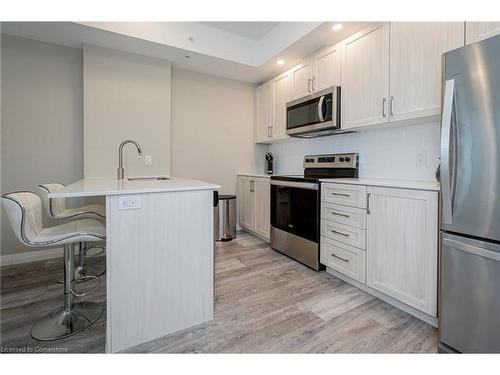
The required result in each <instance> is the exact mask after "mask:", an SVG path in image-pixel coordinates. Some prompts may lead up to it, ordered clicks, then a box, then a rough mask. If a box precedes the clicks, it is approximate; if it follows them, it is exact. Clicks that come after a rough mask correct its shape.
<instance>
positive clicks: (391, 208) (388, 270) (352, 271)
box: [320, 183, 438, 317]
mask: <svg viewBox="0 0 500 375" xmlns="http://www.w3.org/2000/svg"><path fill="white" fill-rule="evenodd" d="M349 188H351V191H359V189H360V186H357V185H352V186H349V185H345V184H334V183H326V184H322V191H323V192H325V191H336V190H340V189H344V190H345V189H347V190H348V189H349ZM363 188H365V189H366V190H365V199H364V200H363V201H364V202H366V206H365V207H366V209H360V208H359V206H360V205H359V204H357V203H356V202H357V201H362V200H361V197H358V198H359V199H357V200H352V199H348V198H349V197H345V199H344V201H339V200H336V201H335V204H332V203H331V202H330V201H331V199H326V200H325V198H327V197H328V196H327V195H326V196H325V195H323V200H322V202H321V243H320V249H321V255H320V258H321V263H322V264H324V265H326V266H327V267H329V268H331V269H333V270H335V271H337V272H339V273H341V274H344V275H346V276H348V277H349V278H351V279H353V280H355V281H358V282H360V283H363V284H366V285H367V286H368V287H369V289H370V288H371V289H373V290H375V291H378V292H381V293H383V294H385V295H387V296H389V297H391V298H393V299H395V300H397V301H399V302H403V303H404V304H406V305H408V306H411V307H412V308H414V309H416V310H419V311H421V312H424V313H425V314H427V315H429V316H431V317H436V316H437V272H438V264H437V261H438V192H436V191H427V190H413V189H399V188H390V187H372V186H366V187H363ZM346 195H347V194H346ZM353 202H354V203H353ZM339 223H340V224H339ZM365 231H366V232H365Z"/></svg>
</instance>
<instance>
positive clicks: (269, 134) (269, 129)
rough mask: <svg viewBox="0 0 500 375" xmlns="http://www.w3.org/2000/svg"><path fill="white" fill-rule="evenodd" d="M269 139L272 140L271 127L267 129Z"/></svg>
mask: <svg viewBox="0 0 500 375" xmlns="http://www.w3.org/2000/svg"><path fill="white" fill-rule="evenodd" d="M267 138H271V127H270V126H268V127H267Z"/></svg>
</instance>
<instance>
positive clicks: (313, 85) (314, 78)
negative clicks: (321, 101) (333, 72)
mask: <svg viewBox="0 0 500 375" xmlns="http://www.w3.org/2000/svg"><path fill="white" fill-rule="evenodd" d="M315 86H316V77H313V79H312V88H313V91H315V90H316V88H315Z"/></svg>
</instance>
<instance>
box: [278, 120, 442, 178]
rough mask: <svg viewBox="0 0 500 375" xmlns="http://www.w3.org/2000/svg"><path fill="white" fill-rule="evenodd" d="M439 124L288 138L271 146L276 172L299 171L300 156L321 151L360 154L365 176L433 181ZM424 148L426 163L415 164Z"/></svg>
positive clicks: (361, 173)
mask: <svg viewBox="0 0 500 375" xmlns="http://www.w3.org/2000/svg"><path fill="white" fill-rule="evenodd" d="M439 147H440V134H439V123H438V122H430V123H421V124H418V125H409V126H404V127H392V128H388V129H379V130H369V131H363V132H359V133H348V134H339V135H334V136H328V137H324V138H314V139H297V138H294V139H290V140H287V141H284V142H282V143H274V144H272V145H271V146H270V150H271V152H272V153H273V154H274V160H275V173H277V174H302V173H303V167H302V165H303V157H304V155H308V154H322V153H325V154H327V153H343V152H358V153H359V158H360V162H359V175H360V177H367V178H389V179H403V180H424V181H431V180H435V172H436V168H437V167H438V165H439V154H440V149H439ZM421 151H424V152H425V154H426V163H425V165H417V164H416V153H417V152H421Z"/></svg>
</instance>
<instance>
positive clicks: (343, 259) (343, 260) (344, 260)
mask: <svg viewBox="0 0 500 375" xmlns="http://www.w3.org/2000/svg"><path fill="white" fill-rule="evenodd" d="M331 255H332V257H334V258H337V259H340V260H341V261H342V262H346V263H347V262H349V259H345V258H342V257H339V256H338V255H336V254H333V253H332V254H331Z"/></svg>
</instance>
